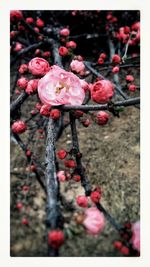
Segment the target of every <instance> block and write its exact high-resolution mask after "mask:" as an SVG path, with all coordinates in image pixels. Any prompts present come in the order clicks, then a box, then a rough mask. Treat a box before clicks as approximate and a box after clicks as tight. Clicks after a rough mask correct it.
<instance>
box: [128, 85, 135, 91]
mask: <svg viewBox="0 0 150 267" xmlns="http://www.w3.org/2000/svg"><path fill="white" fill-rule="evenodd" d="M128 89H129V91H131V92H135V91H136V85H135V84H130V85H129V86H128Z"/></svg>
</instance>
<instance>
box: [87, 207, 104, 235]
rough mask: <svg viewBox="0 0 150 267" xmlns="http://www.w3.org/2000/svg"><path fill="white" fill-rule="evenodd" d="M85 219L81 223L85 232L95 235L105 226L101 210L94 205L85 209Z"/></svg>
mask: <svg viewBox="0 0 150 267" xmlns="http://www.w3.org/2000/svg"><path fill="white" fill-rule="evenodd" d="M85 215H86V217H85V219H84V221H83V225H84V226H85V228H86V229H87V232H88V233H89V234H91V235H95V236H97V235H98V234H100V233H101V231H102V230H103V229H104V226H105V218H104V215H103V213H102V212H100V211H99V210H98V209H97V208H96V207H92V208H88V209H87V210H86V211H85Z"/></svg>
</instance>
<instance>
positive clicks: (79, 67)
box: [70, 60, 85, 73]
mask: <svg viewBox="0 0 150 267" xmlns="http://www.w3.org/2000/svg"><path fill="white" fill-rule="evenodd" d="M70 67H71V70H72V71H75V72H76V73H80V72H82V71H84V69H85V66H84V64H83V62H82V61H78V60H72V62H71V64H70Z"/></svg>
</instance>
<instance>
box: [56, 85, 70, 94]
mask: <svg viewBox="0 0 150 267" xmlns="http://www.w3.org/2000/svg"><path fill="white" fill-rule="evenodd" d="M62 89H65V90H66V92H67V91H68V90H69V87H68V86H67V85H66V84H64V83H58V84H57V85H56V87H55V93H56V94H60V92H61V90H62Z"/></svg>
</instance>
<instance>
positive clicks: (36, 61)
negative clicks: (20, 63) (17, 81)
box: [28, 57, 50, 75]
mask: <svg viewBox="0 0 150 267" xmlns="http://www.w3.org/2000/svg"><path fill="white" fill-rule="evenodd" d="M28 68H29V71H30V72H31V73H32V74H33V75H45V74H46V73H47V72H48V71H49V69H50V65H49V63H48V61H47V60H45V59H44V58H40V57H35V58H33V59H31V61H30V62H29V65H28Z"/></svg>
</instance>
